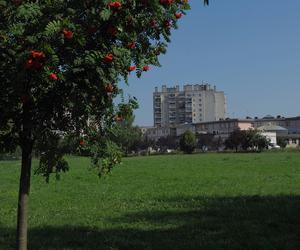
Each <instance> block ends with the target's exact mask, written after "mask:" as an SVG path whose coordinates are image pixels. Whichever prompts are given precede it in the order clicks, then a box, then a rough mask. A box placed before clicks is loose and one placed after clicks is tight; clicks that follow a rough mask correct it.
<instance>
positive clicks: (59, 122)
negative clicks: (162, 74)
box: [0, 0, 189, 178]
mask: <svg viewBox="0 0 300 250" xmlns="http://www.w3.org/2000/svg"><path fill="white" fill-rule="evenodd" d="M188 9H189V5H188V3H187V1H158V0H157V1H156V0H155V1H154V0H153V1H135V0H130V1H120V2H119V1H108V0H105V1H71V0H68V1H62V0H51V1H1V4H0V50H1V53H0V93H1V94H0V114H1V117H0V118H1V119H0V131H1V133H0V137H1V140H0V141H1V145H0V147H1V150H2V151H14V149H15V148H16V146H17V145H20V146H21V147H22V148H30V147H28V145H33V147H36V146H35V145H41V150H42V149H43V152H41V153H42V154H43V157H41V163H40V167H39V170H38V171H37V173H41V174H43V175H45V177H46V178H47V177H49V174H50V173H51V172H52V170H53V169H54V168H55V169H56V171H60V170H62V171H65V170H66V169H67V167H66V166H65V161H64V160H63V154H62V151H61V149H60V148H59V146H58V145H59V143H56V142H57V140H58V138H57V135H58V131H59V133H61V134H63V135H65V134H74V135H76V137H80V136H84V137H85V140H87V141H89V144H92V141H93V140H92V139H91V138H90V137H93V136H94V135H93V134H94V133H92V135H91V134H90V131H91V127H90V124H91V121H94V122H95V123H96V125H95V126H94V127H95V129H97V131H98V133H99V134H101V139H104V138H105V139H108V138H109V136H108V133H110V132H109V131H110V129H111V127H112V126H113V125H114V124H115V123H116V122H120V121H123V120H124V119H125V118H126V116H127V115H128V114H129V113H131V112H132V109H133V108H134V106H135V100H134V99H131V100H130V101H129V102H128V103H124V104H122V105H121V106H117V107H115V106H114V105H113V99H114V98H115V97H116V96H117V95H118V94H120V93H121V89H120V88H119V87H118V84H117V83H118V82H119V81H120V80H121V79H122V78H123V79H124V80H125V81H127V77H128V74H129V73H130V71H131V70H132V69H135V68H136V74H137V76H141V75H142V73H143V72H145V71H147V70H149V69H150V68H149V66H148V65H151V64H152V65H156V66H159V65H160V64H159V62H158V56H159V54H160V53H165V51H166V47H167V42H169V41H170V35H171V29H172V28H177V21H178V17H177V16H176V15H175V14H176V13H182V14H184V13H185V10H188ZM47 141H49V142H50V141H51V142H55V143H54V144H51V145H50V144H49V143H45V142H47ZM108 144H111V142H108ZM55 145H56V146H57V147H56V146H55ZM94 145H99V143H94ZM48 147H50V149H49V148H48ZM93 151H94V152H95V148H93ZM98 151H99V152H98V153H95V155H97V156H99V157H102V158H103V157H104V156H105V155H106V153H105V152H103V149H101V148H99V149H98ZM53 157H54V158H53ZM109 159H111V157H108V158H107V160H109ZM93 162H95V161H93ZM96 162H97V161H96ZM97 164H98V162H97ZM58 166H64V167H58ZM56 174H58V172H56Z"/></svg>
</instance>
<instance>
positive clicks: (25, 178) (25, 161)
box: [17, 149, 31, 250]
mask: <svg viewBox="0 0 300 250" xmlns="http://www.w3.org/2000/svg"><path fill="white" fill-rule="evenodd" d="M30 151H31V150H30ZM30 173H31V152H29V151H28V150H26V149H24V150H23V151H22V169H21V177H20V188H19V201H18V224H17V249H18V250H26V249H27V221H28V198H29V189H30Z"/></svg>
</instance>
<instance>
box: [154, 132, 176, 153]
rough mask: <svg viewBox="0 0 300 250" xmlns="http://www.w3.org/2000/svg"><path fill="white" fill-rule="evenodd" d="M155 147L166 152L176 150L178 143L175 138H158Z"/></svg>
mask: <svg viewBox="0 0 300 250" xmlns="http://www.w3.org/2000/svg"><path fill="white" fill-rule="evenodd" d="M156 147H157V148H160V151H162V152H166V151H167V149H177V147H178V142H177V139H176V137H175V136H171V135H168V136H165V137H160V138H159V139H158V140H157V142H156Z"/></svg>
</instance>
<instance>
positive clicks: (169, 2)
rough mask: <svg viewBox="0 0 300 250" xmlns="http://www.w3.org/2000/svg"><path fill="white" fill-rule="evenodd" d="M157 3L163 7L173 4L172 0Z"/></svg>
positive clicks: (161, 0) (162, 0) (160, 0)
mask: <svg viewBox="0 0 300 250" xmlns="http://www.w3.org/2000/svg"><path fill="white" fill-rule="evenodd" d="M159 2H160V4H163V5H171V4H172V3H173V0H159Z"/></svg>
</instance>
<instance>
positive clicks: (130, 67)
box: [128, 66, 136, 72]
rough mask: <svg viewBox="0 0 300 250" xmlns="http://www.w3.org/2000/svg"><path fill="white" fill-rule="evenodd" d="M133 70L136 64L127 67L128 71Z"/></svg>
mask: <svg viewBox="0 0 300 250" xmlns="http://www.w3.org/2000/svg"><path fill="white" fill-rule="evenodd" d="M134 70H136V66H129V68H128V71H130V72H131V71H134Z"/></svg>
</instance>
